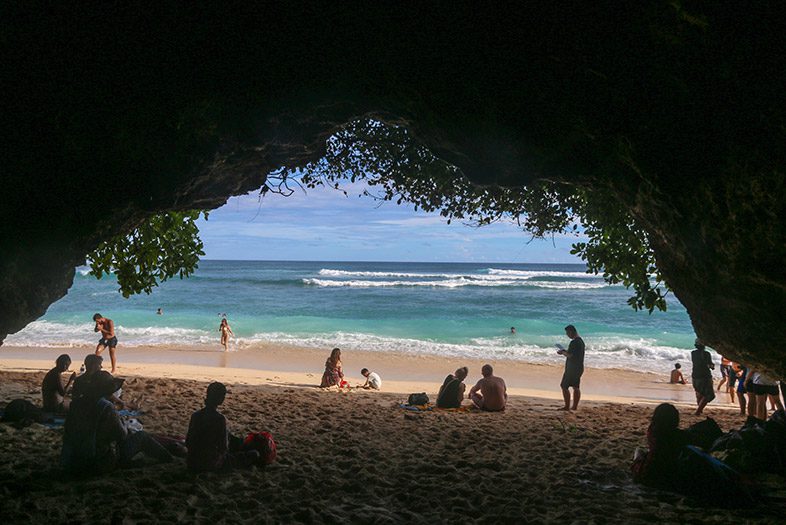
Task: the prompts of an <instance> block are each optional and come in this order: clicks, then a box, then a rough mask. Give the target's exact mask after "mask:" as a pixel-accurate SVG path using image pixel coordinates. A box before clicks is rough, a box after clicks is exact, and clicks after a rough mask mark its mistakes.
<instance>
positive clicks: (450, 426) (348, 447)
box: [0, 348, 786, 523]
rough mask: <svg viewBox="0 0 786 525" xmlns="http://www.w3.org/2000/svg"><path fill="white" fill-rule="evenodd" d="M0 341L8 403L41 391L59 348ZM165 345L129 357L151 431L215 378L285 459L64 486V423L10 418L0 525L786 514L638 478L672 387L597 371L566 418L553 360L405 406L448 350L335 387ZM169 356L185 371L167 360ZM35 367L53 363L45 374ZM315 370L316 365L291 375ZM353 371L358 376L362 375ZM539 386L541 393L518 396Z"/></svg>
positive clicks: (772, 518) (230, 411)
mask: <svg viewBox="0 0 786 525" xmlns="http://www.w3.org/2000/svg"><path fill="white" fill-rule="evenodd" d="M0 350H1V351H0V368H2V369H4V371H0V404H4V403H5V402H6V401H8V400H10V399H14V398H18V397H25V398H28V399H31V400H35V401H39V386H40V382H41V380H42V378H43V375H44V372H45V370H46V369H48V368H49V366H50V365H49V362H51V361H52V360H53V359H54V357H55V356H56V355H57V354H59V353H61V350H59V349H48V350H43V349H34V350H33V351H31V352H30V353H28V354H26V355H24V356H22V357H27V359H24V358H19V357H18V356H17V357H14V352H21V351H24V350H18V349H8V348H3V349H0ZM121 351H122V350H121ZM132 352H133V359H132V355H131V354H132ZM172 352H173V353H174V355H172V354H170V351H158V350H156V351H151V352H147V351H146V350H141V349H140V351H137V350H136V349H134V350H133V351H132V350H128V351H127V352H124V353H121V354H120V359H121V361H120V364H121V367H120V368H119V370H118V375H119V376H121V377H126V378H127V382H126V385H125V387H124V397H126V398H128V397H137V398H142V399H143V409H144V414H143V415H142V416H140V418H139V419H140V420H141V421H142V423H143V424H144V426H145V429H146V430H148V431H151V432H162V433H168V434H184V433H185V430H186V426H187V424H188V420H189V417H190V414H191V413H192V412H193V411H194V410H196V409H198V408H200V406H201V404H202V399H203V397H204V392H205V387H206V383H205V381H206V380H210V379H213V378H220V379H221V380H223V381H225V382H226V383H227V384H228V385H229V387H230V394H229V395H228V397H227V400H226V403H225V404H224V406H223V407H222V411H223V412H224V414H225V415H226V416H227V418H228V419H229V421H230V429H231V430H232V431H233V432H234V433H236V434H243V433H244V432H246V431H249V430H268V431H270V432H272V433H273V434H274V436H275V437H276V440H277V442H278V447H279V449H278V452H279V460H278V461H277V462H276V463H275V464H273V465H271V466H269V467H266V468H254V469H252V470H248V471H237V472H232V473H228V474H201V475H199V476H192V475H190V474H188V473H187V471H186V469H185V465H184V463H183V462H182V460H176V461H175V462H174V463H172V464H166V465H152V466H147V467H144V468H134V469H128V470H123V471H118V472H115V473H113V474H109V475H105V476H100V477H97V478H94V479H90V480H82V481H68V480H64V479H62V475H61V473H60V472H59V470H58V468H57V460H58V454H59V448H60V442H61V436H62V430H61V429H49V428H47V427H45V426H42V425H38V424H35V425H32V426H30V427H28V428H24V429H16V428H14V427H12V426H10V425H6V424H0V444H2V447H0V451H1V452H0V491H1V493H2V494H3V497H2V499H0V501H1V503H0V522H2V523H41V522H47V523H61V522H95V523H108V522H109V521H110V520H111V519H113V518H114V519H115V520H116V521H117V522H119V523H121V522H122V523H145V522H164V523H177V522H179V523H292V522H301V523H312V522H313V523H319V522H328V523H337V522H352V523H435V522H436V523H442V522H448V521H450V522H453V523H466V522H489V523H491V522H494V523H546V522H568V523H610V522H612V523H651V522H655V521H657V522H670V523H685V522H704V521H707V522H716V523H728V522H740V523H748V522H762V523H780V522H782V516H783V515H784V514H783V513H784V511H786V507H784V506H782V505H775V506H770V507H769V508H759V509H756V510H754V511H750V510H744V511H743V510H739V511H735V510H732V511H729V510H722V509H706V508H701V507H696V506H695V505H693V504H692V503H691V502H690V501H686V500H685V499H683V498H681V497H679V496H676V495H672V494H667V493H662V492H657V491H652V490H649V489H646V488H642V487H640V486H637V485H634V484H633V483H632V482H631V479H630V475H629V471H628V468H629V463H630V458H631V455H632V452H633V449H634V448H635V447H636V446H643V445H644V444H645V441H646V439H645V430H646V426H647V424H648V420H649V418H650V417H651V414H652V409H653V407H654V404H655V403H656V402H657V400H656V398H659V397H662V396H665V395H673V394H670V392H673V390H672V385H665V384H662V383H658V382H657V380H656V378H648V376H646V375H644V377H640V376H642V375H641V374H633V376H632V377H631V378H628V375H627V374H630V373H626V372H621V371H596V370H588V371H587V374H586V375H585V377H586V378H587V381H586V384H584V385H583V386H584V390H585V391H586V397H585V399H587V401H586V402H583V403H582V406H581V408H580V410H579V411H578V412H577V413H563V412H558V411H556V410H555V407H556V406H558V405H559V402H557V401H556V399H557V398H558V397H559V392H558V391H557V389H555V388H552V387H551V385H553V384H554V383H553V380H554V378H556V381H557V382H558V381H559V375H560V370H559V369H558V368H556V367H539V366H534V365H523V364H510V365H508V364H507V363H506V364H504V365H503V364H502V363H500V364H499V367H498V369H499V374H500V375H501V376H503V377H505V378H506V379H507V380H508V383H509V384H510V385H511V393H512V397H511V399H510V403H509V407H508V409H507V410H506V411H505V412H504V413H497V414H489V413H479V412H468V413H463V412H445V411H432V412H424V413H412V412H408V411H405V410H402V409H400V408H398V407H397V404H398V402H400V401H402V400H403V399H404V398H405V397H406V396H405V393H408V392H410V391H421V390H425V391H426V392H429V393H430V394H431V393H433V392H435V390H436V388H435V386H438V381H439V380H441V379H442V378H443V377H444V375H445V374H446V373H447V371H450V370H451V369H452V368H455V364H454V362H453V361H452V360H438V362H437V363H432V362H431V359H430V358H424V359H423V360H422V361H421V360H420V358H406V359H402V358H401V357H397V356H393V357H391V356H384V355H380V354H374V355H371V353H364V354H359V353H354V352H353V353H352V355H350V354H347V355H345V358H344V363H345V367H347V371H348V372H350V371H354V369H356V368H357V369H358V370H359V369H360V367H362V366H367V367H368V368H372V369H374V368H376V369H379V370H380V373H381V374H382V375H383V380H384V385H383V386H384V391H383V392H367V391H352V392H349V393H338V392H335V391H331V392H326V391H322V390H320V389H318V388H314V387H313V385H314V384H316V383H318V381H319V376H320V375H321V372H322V370H321V365H322V363H323V362H324V358H325V357H326V352H316V351H312V350H309V351H304V352H300V351H298V352H295V354H292V351H291V349H285V348H279V349H277V350H275V349H274V350H271V351H270V353H269V354H268V355H266V356H264V357H260V359H264V360H265V363H266V364H265V365H264V368H265V369H267V370H264V371H258V370H254V369H253V368H248V367H247V368H242V367H243V366H246V365H248V364H249V363H250V362H251V361H250V360H252V359H253V357H252V356H248V355H246V354H244V353H243V352H238V353H230V354H229V355H226V356H223V355H220V354H217V353H215V352H202V353H200V354H199V355H198V356H197V355H196V354H197V352H187V354H189V357H188V358H187V359H186V358H185V357H184V356H183V354H182V353H178V352H177V351H172ZM69 353H70V354H71V355H72V356H73V357H76V356H77V355H79V354H78V353H77V351H76V350H74V349H71V350H70V351H69ZM295 355H296V357H295ZM317 357H319V360H318V361H317V363H313V362H312V361H313V359H315V358H317ZM361 357H362V359H361ZM356 358H357V359H358V360H357V361H356ZM175 359H176V361H174V362H175V363H181V364H173V363H172V362H170V360H175ZM374 359H377V360H374ZM189 360H191V361H190V363H189V364H182V363H183V362H184V361H189ZM193 360H196V362H195V361H193ZM201 360H205V361H201ZM216 360H217V361H216ZM224 360H225V363H226V365H225V367H221V366H220V363H222V362H224ZM388 361H390V367H388V366H387V363H388ZM394 361H395V362H396V363H402V364H401V367H402V368H400V369H399V368H395V367H394V366H393V362H394ZM39 362H40V364H43V365H45V366H42V367H40V368H36V366H39V365H38V363H39ZM306 362H308V363H309V368H306V369H305V370H308V371H306V372H302V371H298V367H299V366H301V365H302V364H303V363H306ZM209 363H218V366H216V367H213V366H207V365H208V364H209ZM277 363H278V364H277ZM286 363H288V364H286ZM462 363H465V364H467V366H470V368H471V369H472V370H473V374H471V377H475V376H477V375H478V369H479V363H480V362H477V363H475V362H472V363H470V362H464V361H462ZM432 366H433V367H435V368H429V367H432ZM508 366H509V367H508ZM287 367H289V368H288V369H287ZM23 368H24V369H25V370H22V371H9V370H10V369H16V370H20V369H23ZM74 368H78V366H75V367H74ZM293 369H294V370H293ZM301 370H302V369H301ZM156 371H158V373H156ZM383 371H384V373H383ZM533 371H534V372H533ZM436 372H439V374H438V375H437V380H434V379H432V376H433V375H434V374H435V373H436ZM308 374H311V375H310V376H309V375H308ZM399 374H401V375H399ZM348 375H350V374H349V373H348ZM352 376H354V377H352V378H351V380H352V381H353V382H354V381H355V380H358V381H359V380H360V375H359V373H353V374H352ZM399 378H401V379H399ZM422 378H423V379H422ZM405 379H406V380H405ZM426 379H428V380H426ZM629 379H630V380H631V381H632V384H631V385H629V384H628V383H627V381H628V380H629ZM524 380H526V381H528V383H525V382H524ZM620 385H622V386H620ZM625 385H627V386H625ZM413 386H419V387H422V388H420V389H417V388H415V389H413V388H411V387H413ZM604 386H605V387H607V388H605V391H606V392H613V393H614V396H618V397H617V398H615V399H614V400H613V401H611V400H610V401H601V400H591V398H592V397H594V396H599V397H601V398H602V397H603V395H601V394H596V393H593V390H594V389H596V388H597V389H598V390H603V388H602V387H604ZM626 388H627V389H628V390H626ZM683 388H684V389H685V390H686V391H688V393H689V394H690V395H692V392H690V387H689V386H688V387H683ZM528 390H531V391H534V392H536V393H538V394H540V393H542V394H543V395H537V396H536V395H522V394H520V393H521V392H526V391H528ZM664 392H665V393H664ZM682 394H683V392H682V391H680V393H679V395H680V396H682ZM604 395H605V394H604ZM614 396H612V397H614ZM721 397H723V396H721ZM724 405H725V406H728V407H730V405H728V404H727V403H718V402H717V401H716V402H715V403H714V404H713V405H711V407H710V410H709V412H708V413H709V414H710V415H712V416H713V417H715V418H716V419H717V420H718V422H719V423H720V425H721V427H722V428H723V429H724V430H725V429H728V428H732V427H738V426H739V425H740V424H741V423H742V418H741V417H740V416H739V415H738V414H737V413H736V411H734V410H730V409H724V408H723V406H724ZM678 406H679V408H680V412H681V414H682V424H683V425H689V424H691V423H693V422H696V421H698V420H699V418H696V417H694V416H692V415H691V412H692V409H691V407H690V405H688V404H679V405H678ZM782 496H783V497H782V498H781V499H780V500H779V501H781V502H784V501H786V494H783V495H782Z"/></svg>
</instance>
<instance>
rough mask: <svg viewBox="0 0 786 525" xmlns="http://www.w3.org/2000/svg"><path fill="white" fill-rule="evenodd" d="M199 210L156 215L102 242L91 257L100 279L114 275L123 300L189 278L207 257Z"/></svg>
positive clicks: (89, 261) (95, 271) (94, 271)
mask: <svg viewBox="0 0 786 525" xmlns="http://www.w3.org/2000/svg"><path fill="white" fill-rule="evenodd" d="M200 215H204V217H205V219H207V212H202V211H199V210H194V211H184V212H168V213H162V214H160V215H154V216H153V217H150V218H149V219H147V220H146V221H145V222H143V223H142V224H140V225H139V226H138V227H137V228H135V229H134V230H133V231H132V232H131V233H129V234H127V235H119V236H117V237H115V238H113V239H110V240H108V241H104V242H102V243H101V244H100V245H99V246H98V248H96V249H95V250H94V251H93V252H92V253H90V254H89V255H88V256H87V262H88V264H89V265H90V274H91V275H93V276H95V277H96V278H97V279H101V278H102V277H103V276H104V275H108V274H110V273H114V274H115V276H116V277H117V284H118V285H119V289H120V293H122V294H123V297H129V296H130V295H132V294H138V293H141V292H145V293H147V294H149V293H150V292H151V291H152V290H153V287H154V286H158V284H159V283H161V282H164V281H166V280H167V279H169V278H171V277H174V276H175V275H178V276H180V278H181V279H182V278H184V277H188V276H189V275H191V274H192V273H193V272H194V270H195V269H196V268H197V265H198V263H199V257H200V256H201V255H205V252H204V251H203V248H204V245H203V244H202V241H201V240H200V238H199V228H198V227H197V225H196V221H197V219H199V217H200Z"/></svg>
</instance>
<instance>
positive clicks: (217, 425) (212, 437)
mask: <svg viewBox="0 0 786 525" xmlns="http://www.w3.org/2000/svg"><path fill="white" fill-rule="evenodd" d="M226 395H227V387H226V386H224V384H223V383H218V382H216V383H210V385H209V386H208V387H207V396H206V397H205V408H203V409H201V410H197V411H196V412H194V413H193V414H192V415H191V421H190V422H189V423H188V434H187V435H186V447H187V448H188V455H187V456H186V464H187V465H188V470H190V471H191V472H195V473H196V472H207V471H215V470H221V469H228V468H238V467H247V466H251V465H253V464H254V463H255V462H256V461H257V460H258V459H259V452H257V451H256V450H250V451H247V452H232V453H230V452H229V431H228V429H227V420H226V418H225V417H224V415H223V414H221V412H219V411H218V407H219V405H221V403H223V402H224V399H225V398H226Z"/></svg>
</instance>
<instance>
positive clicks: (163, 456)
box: [60, 371, 172, 475]
mask: <svg viewBox="0 0 786 525" xmlns="http://www.w3.org/2000/svg"><path fill="white" fill-rule="evenodd" d="M122 382H123V380H122V379H116V378H113V377H112V375H111V374H110V373H109V372H104V371H100V372H98V373H97V374H95V377H94V378H93V379H92V380H91V382H90V384H89V385H86V386H84V389H83V392H82V395H81V396H80V397H79V398H78V399H74V400H73V401H72V402H71V406H70V409H69V411H68V416H67V417H66V420H65V429H64V433H63V449H62V451H61V454H60V463H61V465H62V466H63V468H64V469H65V470H66V471H67V472H70V473H72V474H77V475H88V474H97V473H103V472H109V471H112V470H114V469H115V468H116V467H118V466H121V467H122V466H128V465H129V464H130V463H131V460H132V459H133V457H134V456H136V455H137V454H139V453H140V452H142V453H144V454H145V455H147V456H150V457H151V458H153V459H156V460H158V461H159V462H162V463H163V462H169V461H172V455H171V454H170V453H169V452H167V451H166V449H164V448H163V447H162V446H161V445H160V444H158V443H157V442H156V441H155V440H154V439H153V438H152V437H151V436H150V435H149V434H147V433H146V432H144V431H142V430H139V431H137V432H130V431H129V430H128V429H127V428H126V426H125V425H123V423H122V421H121V420H120V417H119V415H118V413H117V411H116V410H115V406H114V404H112V402H111V401H110V400H109V399H108V398H109V397H111V396H112V394H113V393H114V392H116V391H117V390H118V389H119V388H120V385H121V384H122Z"/></svg>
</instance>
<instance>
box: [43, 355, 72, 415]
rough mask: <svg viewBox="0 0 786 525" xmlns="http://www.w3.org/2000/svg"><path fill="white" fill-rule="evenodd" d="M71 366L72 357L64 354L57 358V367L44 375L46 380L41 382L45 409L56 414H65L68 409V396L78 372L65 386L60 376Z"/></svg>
mask: <svg viewBox="0 0 786 525" xmlns="http://www.w3.org/2000/svg"><path fill="white" fill-rule="evenodd" d="M70 367H71V357H70V356H69V355H68V354H63V355H61V356H60V357H58V358H57V360H55V367H54V368H53V369H52V370H50V371H49V372H47V373H46V375H45V376H44V381H43V382H42V383H41V397H42V398H43V405H44V411H46V412H54V413H55V414H64V413H65V412H67V411H68V404H69V403H70V401H69V400H68V399H67V398H66V396H67V395H68V389H69V387H70V386H71V382H72V381H73V380H74V379H75V378H76V372H74V373H73V374H71V377H69V378H68V382H67V383H66V384H65V386H63V381H62V380H61V378H60V376H61V375H62V374H63V372H66V371H68V369H69V368H70Z"/></svg>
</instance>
